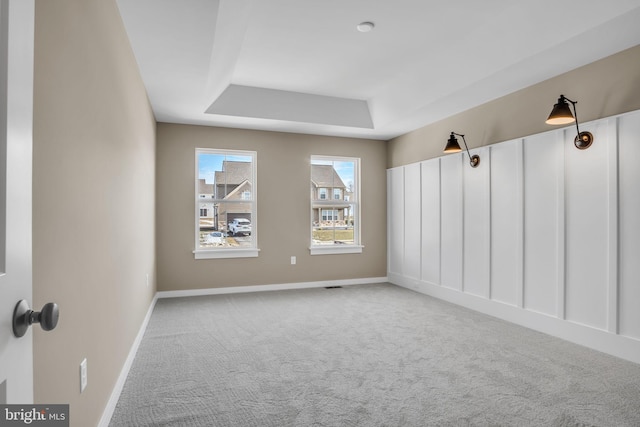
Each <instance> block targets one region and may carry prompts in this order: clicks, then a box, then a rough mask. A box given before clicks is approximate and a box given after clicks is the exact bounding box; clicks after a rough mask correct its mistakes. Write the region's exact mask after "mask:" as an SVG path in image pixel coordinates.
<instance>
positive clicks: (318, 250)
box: [309, 155, 364, 255]
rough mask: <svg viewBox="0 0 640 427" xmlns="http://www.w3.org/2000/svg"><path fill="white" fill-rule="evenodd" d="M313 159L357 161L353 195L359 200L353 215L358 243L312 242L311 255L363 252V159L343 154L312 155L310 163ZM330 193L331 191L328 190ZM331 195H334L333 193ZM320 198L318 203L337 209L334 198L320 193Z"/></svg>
mask: <svg viewBox="0 0 640 427" xmlns="http://www.w3.org/2000/svg"><path fill="white" fill-rule="evenodd" d="M313 160H327V161H337V162H340V161H344V162H355V171H354V179H355V181H356V183H355V184H356V187H355V188H354V192H353V195H354V196H355V199H356V201H357V203H354V213H353V216H354V218H355V226H354V227H353V233H354V241H355V242H356V244H353V245H314V244H311V245H310V246H309V253H310V254H311V255H339V254H360V253H362V249H363V248H364V246H363V245H362V240H361V239H362V236H361V234H360V229H361V224H360V222H361V220H362V217H361V215H360V203H362V200H361V199H360V188H361V183H360V178H361V174H360V167H361V166H360V162H361V159H360V158H359V157H341V156H322V155H312V156H311V158H310V162H309V164H310V165H311V164H312V161H313ZM328 193H329V192H328ZM331 196H333V195H332V194H331ZM318 199H319V200H315V203H316V204H322V205H326V206H327V209H337V208H335V206H332V203H335V202H336V201H335V200H333V199H330V198H329V199H326V200H325V199H320V195H319V194H318ZM313 203H314V200H311V203H310V209H309V218H310V225H311V224H313ZM349 203H353V202H349ZM309 237H310V239H311V242H313V226H311V227H310V236H309Z"/></svg>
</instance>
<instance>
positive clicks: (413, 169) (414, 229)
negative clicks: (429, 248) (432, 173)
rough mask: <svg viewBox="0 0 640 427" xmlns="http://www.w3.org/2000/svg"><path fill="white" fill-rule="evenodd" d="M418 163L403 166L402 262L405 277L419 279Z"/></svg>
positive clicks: (419, 181) (419, 182)
mask: <svg viewBox="0 0 640 427" xmlns="http://www.w3.org/2000/svg"><path fill="white" fill-rule="evenodd" d="M420 184H421V180H420V164H419V163H414V164H412V165H408V166H406V167H405V168H404V254H405V256H404V264H403V272H404V275H405V276H406V277H409V278H411V279H418V280H419V279H420V267H421V265H420V264H421V262H420V247H421V232H420V227H421V226H420V223H421V221H420V219H421V218H420V207H421V206H420V192H421V190H420Z"/></svg>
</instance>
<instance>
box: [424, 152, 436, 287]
mask: <svg viewBox="0 0 640 427" xmlns="http://www.w3.org/2000/svg"><path fill="white" fill-rule="evenodd" d="M421 166H422V174H421V179H422V209H421V211H422V212H421V214H422V247H421V251H422V280H424V281H425V282H428V283H432V284H439V283H440V159H432V160H427V161H425V162H422V163H421Z"/></svg>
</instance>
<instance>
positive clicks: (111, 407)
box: [98, 293, 158, 427]
mask: <svg viewBox="0 0 640 427" xmlns="http://www.w3.org/2000/svg"><path fill="white" fill-rule="evenodd" d="M156 301H158V294H157V293H156V295H155V296H154V297H153V300H152V301H151V305H150V306H149V309H148V310H147V315H146V316H145V317H144V320H143V321H142V325H140V329H139V330H138V335H136V339H135V340H134V341H133V345H132V346H131V350H129V355H128V356H127V359H126V360H125V362H124V366H123V367H122V370H121V371H120V376H119V377H118V381H116V385H115V386H114V387H113V390H112V391H111V396H110V397H109V401H108V402H107V406H106V407H105V408H104V411H103V412H102V417H101V418H100V422H99V423H98V427H108V426H109V422H110V421H111V417H112V416H113V411H115V409H116V405H117V404H118V400H119V399H120V394H121V393H122V389H123V387H124V383H125V382H126V381H127V376H128V375H129V370H130V369H131V365H133V360H134V359H135V357H136V353H137V352H138V347H140V343H141V342H142V337H144V333H145V331H146V330H147V325H148V324H149V319H151V313H153V308H154V307H155V306H156Z"/></svg>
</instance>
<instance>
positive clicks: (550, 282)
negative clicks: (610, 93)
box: [523, 133, 563, 315]
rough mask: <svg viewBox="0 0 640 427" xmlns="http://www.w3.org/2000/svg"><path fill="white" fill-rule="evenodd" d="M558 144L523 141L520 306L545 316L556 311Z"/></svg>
mask: <svg viewBox="0 0 640 427" xmlns="http://www.w3.org/2000/svg"><path fill="white" fill-rule="evenodd" d="M558 142H559V141H558V140H557V138H556V137H555V135H554V134H553V133H544V134H541V135H536V136H532V137H528V138H525V140H524V172H523V174H524V307H525V308H527V309H528V310H533V311H536V312H539V313H544V314H549V315H555V314H556V313H557V308H558V307H557V304H558V301H557V294H558V286H559V285H558V283H557V275H558V263H559V256H560V255H559V253H558V252H559V251H558V238H557V236H558V233H560V232H561V230H560V229H559V224H558V208H559V206H558V191H559V189H558V185H559V183H558V180H559V179H560V178H561V177H562V175H561V174H560V171H559V164H560V159H561V157H560V156H561V154H562V153H563V148H562V144H561V143H560V145H558Z"/></svg>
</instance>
